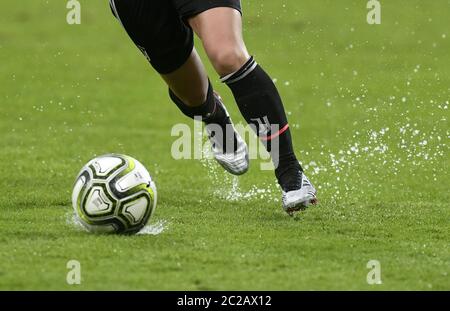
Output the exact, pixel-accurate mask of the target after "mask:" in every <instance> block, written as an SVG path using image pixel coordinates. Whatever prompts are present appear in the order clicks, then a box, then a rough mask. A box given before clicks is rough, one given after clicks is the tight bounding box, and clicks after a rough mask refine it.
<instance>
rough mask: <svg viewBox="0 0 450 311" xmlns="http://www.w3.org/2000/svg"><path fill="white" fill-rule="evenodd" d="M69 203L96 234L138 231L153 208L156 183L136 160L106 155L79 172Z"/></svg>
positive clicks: (84, 223)
mask: <svg viewBox="0 0 450 311" xmlns="http://www.w3.org/2000/svg"><path fill="white" fill-rule="evenodd" d="M72 205H73V208H74V210H75V214H76V217H77V220H78V222H79V223H81V224H82V225H83V226H84V227H85V228H86V229H87V230H88V231H90V232H95V233H125V234H133V233H137V232H139V230H141V229H142V228H143V227H144V226H145V225H146V224H147V222H148V220H149V219H150V217H151V216H152V214H153V212H154V211H155V208H156V186H155V183H154V182H153V180H152V178H151V176H150V174H149V172H148V171H147V170H146V169H145V167H144V166H143V165H142V164H141V163H140V162H139V161H137V160H136V159H133V158H132V157H129V156H126V155H120V154H106V155H103V156H99V157H96V158H95V159H92V160H91V161H89V162H88V163H87V164H86V165H85V166H84V167H83V168H82V170H81V171H80V173H79V174H78V177H77V179H76V180H75V185H74V188H73V192H72Z"/></svg>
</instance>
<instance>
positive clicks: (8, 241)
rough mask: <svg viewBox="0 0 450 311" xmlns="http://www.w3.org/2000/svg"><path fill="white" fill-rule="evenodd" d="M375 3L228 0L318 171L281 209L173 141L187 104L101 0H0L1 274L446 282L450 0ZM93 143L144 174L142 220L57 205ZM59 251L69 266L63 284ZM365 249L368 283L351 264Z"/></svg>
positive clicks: (189, 280) (264, 186)
mask: <svg viewBox="0 0 450 311" xmlns="http://www.w3.org/2000/svg"><path fill="white" fill-rule="evenodd" d="M382 2H383V4H382V24H381V25H377V26H370V25H368V24H367V23H366V13H367V9H366V7H365V6H366V2H365V1H356V0H353V1H352V0H348V1H334V0H333V1H332V0H327V1H316V0H302V1H297V0H284V1H270V0H265V1H261V0H258V1H256V0H252V1H243V7H244V12H245V14H244V16H245V21H244V26H245V37H246V41H247V45H248V47H249V49H250V51H251V52H252V54H254V55H255V56H256V58H257V59H258V62H259V63H260V64H262V65H263V66H264V67H265V68H266V69H267V71H269V72H270V73H271V75H272V76H273V77H274V78H276V79H277V85H278V87H279V90H280V93H281V94H282V96H283V98H284V101H285V105H286V110H287V111H288V114H289V119H290V123H291V128H292V132H293V136H294V143H295V148H296V151H297V153H298V156H299V158H300V159H301V161H302V163H303V164H304V166H305V168H307V172H308V174H309V175H310V178H311V180H312V181H313V182H314V183H315V184H316V185H317V186H318V188H319V197H320V205H318V206H317V207H314V208H311V209H309V210H308V211H306V212H304V213H301V214H299V215H297V216H296V217H294V218H290V217H288V216H287V215H285V214H284V213H283V211H282V209H281V206H280V201H279V190H278V188H277V186H276V183H275V180H274V176H273V174H272V172H270V171H261V170H259V168H258V161H252V163H251V165H252V168H251V170H250V171H249V173H248V174H246V175H245V176H243V177H240V178H239V179H238V180H237V179H234V178H232V177H230V176H229V175H227V174H225V173H223V172H222V171H221V170H220V169H219V168H218V166H217V165H215V164H214V165H211V166H205V165H202V163H201V162H199V161H195V160H192V161H187V160H185V161H175V160H173V159H172V157H171V156H170V148H171V144H172V142H173V140H174V138H173V137H171V136H170V130H171V128H172V126H173V125H174V124H175V123H179V122H188V123H189V124H190V125H192V123H191V122H190V121H189V120H187V119H186V118H185V117H184V116H182V115H181V114H180V113H179V112H178V111H177V109H176V107H175V106H174V105H173V104H172V103H171V102H170V101H169V100H168V98H167V95H166V94H167V90H166V87H165V86H164V84H163V82H162V81H161V80H160V79H159V77H158V76H157V75H156V74H155V73H154V72H153V71H152V70H151V68H150V67H149V66H148V65H147V63H146V60H145V59H144V58H143V57H142V56H141V55H140V53H139V51H138V50H137V49H136V48H135V47H134V46H133V45H132V44H131V42H130V41H129V39H128V38H127V36H126V34H125V33H124V31H123V30H122V29H121V27H120V25H119V24H118V23H117V22H116V21H115V20H114V19H113V18H112V16H111V14H110V11H109V7H108V5H107V1H106V0H105V1H100V0H97V1H92V0H89V1H87V0H84V1H81V3H82V24H81V25H79V26H69V25H67V24H66V22H65V14H66V12H67V10H66V8H65V1H57V0H47V1H44V0H21V1H15V0H2V1H1V4H0V8H1V10H2V12H3V14H2V16H1V17H0V59H1V64H0V101H1V104H0V113H1V114H0V139H1V140H0V142H1V149H0V172H1V176H2V178H1V179H0V189H1V196H0V209H1V210H0V289H14V290H18V289H41V290H47V289H58V290H59V289H68V290H72V289H80V290H88V289H102V290H105V289H123V290H131V289H142V290H144V289H145V290H156V289H161V290H174V289H178V290H182V289H189V290H204V289H211V290H215V289H237V290H242V289H261V290H262V289H264V290H300V289H325V290H331V289H352V290H355V289H360V290H373V289H375V290H392V289H399V290H418V289H423V290H428V289H436V290H449V289H450V279H449V275H448V274H449V272H450V271H449V265H450V252H449V243H450V227H449V219H450V208H449V201H450V196H449V190H448V189H449V184H450V178H449V174H448V171H449V164H450V163H449V162H450V161H449V155H448V138H449V123H448V118H449V108H448V107H449V97H450V96H449V95H450V91H449V86H450V76H449V71H450V59H449V53H450V32H449V28H448V11H449V9H450V3H449V1H447V0H433V1H419V0H415V1H400V0H394V1H382ZM199 47H200V46H199ZM208 68H209V70H210V72H211V77H212V78H213V82H214V83H215V87H216V89H217V90H218V91H220V92H221V94H222V95H223V97H224V99H225V100H226V102H227V103H228V107H229V110H230V112H231V113H232V116H233V118H234V120H235V121H236V122H242V121H243V119H242V117H241V116H240V115H239V114H238V110H237V108H236V106H235V105H234V103H233V100H232V98H231V95H230V92H229V91H228V90H227V89H226V87H224V86H223V85H220V84H219V83H218V81H217V80H218V79H217V76H216V75H215V74H214V73H213V72H212V71H211V67H210V66H209V65H208ZM109 152H116V153H125V154H128V155H131V156H134V157H136V158H137V159H139V160H140V161H141V162H143V163H144V164H145V165H146V167H147V168H148V169H149V171H150V172H151V173H152V175H153V176H154V178H155V179H156V182H157V187H158V191H159V203H158V209H157V212H156V213H155V215H154V218H153V219H152V220H151V223H153V224H154V223H161V222H162V223H163V224H164V231H163V232H162V233H160V234H159V235H139V236H128V237H124V236H96V235H90V234H88V233H85V232H83V231H80V230H79V229H77V228H76V227H75V226H74V225H72V224H71V222H70V216H71V203H70V194H71V190H72V184H73V181H74V178H75V176H76V174H77V173H78V171H79V169H80V168H81V167H82V165H83V164H84V163H85V162H87V161H88V160H89V159H90V158H92V157H93V156H94V155H100V154H103V153H109ZM257 189H260V191H259V192H257ZM263 191H265V192H263ZM70 259H77V260H79V261H80V263H81V270H82V284H81V285H76V286H69V285H67V284H66V273H67V272H68V270H67V268H66V263H67V261H68V260H70ZM371 259H376V260H379V261H380V263H381V273H382V274H381V277H382V281H383V284H382V285H376V286H374V285H372V286H370V285H368V284H367V282H366V274H367V273H368V272H369V269H367V268H366V263H367V262H368V261H369V260H371Z"/></svg>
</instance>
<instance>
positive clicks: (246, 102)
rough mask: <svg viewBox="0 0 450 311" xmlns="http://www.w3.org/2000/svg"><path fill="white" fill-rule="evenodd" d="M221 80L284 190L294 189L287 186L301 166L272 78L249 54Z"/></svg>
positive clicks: (293, 179)
mask: <svg viewBox="0 0 450 311" xmlns="http://www.w3.org/2000/svg"><path fill="white" fill-rule="evenodd" d="M221 80H222V82H224V83H226V84H227V85H228V86H229V88H230V89H231V91H232V92H233V95H234V98H235V100H236V103H237V105H238V107H239V110H240V111H241V113H242V115H243V117H244V118H245V120H246V121H247V122H248V123H249V124H250V125H251V126H252V127H253V128H254V129H255V132H256V133H257V135H258V136H259V137H260V139H261V141H262V142H263V143H264V145H265V146H266V148H267V150H268V151H269V152H270V154H271V156H272V161H273V162H274V165H275V175H276V177H277V179H278V182H279V183H280V185H281V186H282V188H283V190H285V191H289V190H293V189H288V188H295V187H297V184H296V182H297V179H298V172H301V171H303V170H302V168H301V166H300V164H299V163H298V160H297V158H296V156H295V154H294V149H293V147H292V138H291V133H290V130H289V124H288V121H287V118H286V113H285V111H284V107H283V103H282V101H281V98H280V95H279V93H278V90H277V88H276V87H275V84H274V83H273V81H272V79H271V78H270V77H269V75H268V74H267V73H266V72H265V71H264V70H263V69H262V68H261V67H260V66H259V65H258V64H257V63H256V61H255V60H254V58H253V57H251V58H250V59H249V60H248V61H247V63H245V64H244V66H242V68H241V69H239V70H238V71H236V72H234V73H232V74H230V75H227V76H225V77H223V78H222V79H221ZM275 146H277V147H275ZM294 175H297V176H294ZM291 179H292V180H291ZM293 184H295V185H293ZM286 189H288V190H286Z"/></svg>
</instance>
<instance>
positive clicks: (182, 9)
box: [109, 0, 241, 74]
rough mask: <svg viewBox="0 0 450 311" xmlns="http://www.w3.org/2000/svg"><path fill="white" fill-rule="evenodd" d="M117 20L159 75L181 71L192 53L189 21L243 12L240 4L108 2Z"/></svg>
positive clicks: (212, 0)
mask: <svg viewBox="0 0 450 311" xmlns="http://www.w3.org/2000/svg"><path fill="white" fill-rule="evenodd" d="M109 4H110V6H111V10H112V12H113V14H114V16H115V17H116V18H117V19H118V20H119V21H120V23H121V24H122V26H123V27H124V28H125V30H126V31H127V33H128V35H129V36H130V38H131V39H132V40H133V42H134V43H135V44H136V46H137V47H138V48H139V49H140V50H141V52H142V53H143V54H144V55H145V57H147V59H148V60H149V62H150V64H151V65H152V66H153V68H155V69H156V71H158V72H159V73H160V74H167V73H171V72H173V71H175V70H176V69H178V68H180V67H181V66H182V65H183V64H184V63H185V62H186V60H187V59H188V57H189V56H190V55H191V53H192V49H193V47H194V35H193V31H192V29H191V28H190V27H189V26H188V25H187V23H185V21H186V19H187V18H189V17H191V16H194V15H196V14H199V13H201V12H204V11H207V10H209V9H212V8H216V7H231V8H234V9H236V10H238V11H239V12H241V3H240V0H109Z"/></svg>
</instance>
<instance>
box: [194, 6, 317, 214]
mask: <svg viewBox="0 0 450 311" xmlns="http://www.w3.org/2000/svg"><path fill="white" fill-rule="evenodd" d="M188 21H189V24H190V26H191V27H192V29H193V30H194V31H195V33H196V34H197V35H198V36H199V37H200V39H201V41H202V43H203V46H204V48H205V51H206V54H207V55H208V57H209V59H210V60H211V62H212V64H213V66H214V68H215V69H216V71H217V72H218V73H219V75H220V76H221V79H222V81H223V82H224V83H226V84H227V85H228V86H229V87H230V89H231V91H232V92H233V95H234V97H235V100H236V102H237V104H238V107H239V109H240V111H241V113H242V115H243V116H244V118H245V119H246V121H247V122H248V123H249V124H252V125H254V127H255V128H257V129H258V130H257V134H258V135H259V137H260V138H261V140H262V141H263V142H264V143H265V145H266V147H267V148H268V150H269V151H270V152H271V155H272V159H273V161H274V164H275V167H276V170H275V174H276V177H277V179H278V182H279V183H280V186H281V187H282V189H283V191H284V194H285V195H284V197H283V200H284V207H285V209H286V210H287V211H288V212H291V211H295V210H299V209H301V208H302V207H303V206H305V205H308V204H309V203H312V202H315V190H314V188H313V187H312V186H311V184H310V183H309V181H308V180H307V178H306V177H305V176H304V174H303V172H302V171H303V170H302V168H301V166H300V164H299V163H298V160H297V158H296V156H295V153H294V149H293V146H292V139H291V133H290V130H289V124H288V121H287V117H286V114H285V111H284V107H283V103H282V100H281V98H280V95H279V93H278V91H277V89H276V87H275V85H274V83H273V82H272V79H271V78H270V76H269V75H268V74H267V73H266V72H265V71H264V70H263V69H262V68H261V67H260V66H259V65H258V64H257V63H256V61H255V59H254V58H253V57H250V56H249V53H248V52H247V49H246V47H245V44H244V41H243V38H242V17H241V14H240V12H239V11H238V10H235V9H234V8H230V7H219V8H212V9H209V10H207V11H204V12H201V13H200V14H197V15H195V16H193V17H191V18H189V20H188ZM273 125H277V127H278V129H277V130H276V131H275V132H273V131H271V129H273V128H274V127H273ZM275 145H276V146H278V148H272V147H271V146H275ZM303 186H305V187H303Z"/></svg>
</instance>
